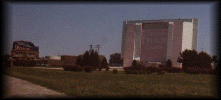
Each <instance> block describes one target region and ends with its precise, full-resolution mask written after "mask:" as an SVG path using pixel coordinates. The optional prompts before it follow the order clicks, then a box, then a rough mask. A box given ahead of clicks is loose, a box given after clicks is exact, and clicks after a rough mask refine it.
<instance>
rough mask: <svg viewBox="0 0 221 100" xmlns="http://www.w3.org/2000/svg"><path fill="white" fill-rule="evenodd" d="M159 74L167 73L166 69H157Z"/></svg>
mask: <svg viewBox="0 0 221 100" xmlns="http://www.w3.org/2000/svg"><path fill="white" fill-rule="evenodd" d="M157 74H165V71H164V70H159V71H157Z"/></svg>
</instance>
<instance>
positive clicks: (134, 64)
mask: <svg viewBox="0 0 221 100" xmlns="http://www.w3.org/2000/svg"><path fill="white" fill-rule="evenodd" d="M132 66H134V67H136V66H137V61H136V60H135V59H134V60H133V62H132Z"/></svg>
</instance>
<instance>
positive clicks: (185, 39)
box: [182, 22, 193, 51]
mask: <svg viewBox="0 0 221 100" xmlns="http://www.w3.org/2000/svg"><path fill="white" fill-rule="evenodd" d="M192 41H193V23H192V22H183V35H182V51H184V50H186V49H188V50H192V49H193V48H192Z"/></svg>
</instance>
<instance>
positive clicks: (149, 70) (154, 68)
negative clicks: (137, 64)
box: [144, 66, 158, 73]
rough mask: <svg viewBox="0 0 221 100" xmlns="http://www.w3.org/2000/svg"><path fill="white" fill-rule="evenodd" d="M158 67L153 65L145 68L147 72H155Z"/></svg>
mask: <svg viewBox="0 0 221 100" xmlns="http://www.w3.org/2000/svg"><path fill="white" fill-rule="evenodd" d="M157 69H158V68H157V67H152V66H149V67H145V68H144V70H145V72H150V73H155V72H156V71H157Z"/></svg>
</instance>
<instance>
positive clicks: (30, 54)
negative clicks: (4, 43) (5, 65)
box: [11, 40, 39, 66]
mask: <svg viewBox="0 0 221 100" xmlns="http://www.w3.org/2000/svg"><path fill="white" fill-rule="evenodd" d="M11 57H12V61H13V65H15V66H20V65H23V64H28V63H32V65H31V66H33V63H34V62H36V60H37V59H38V58H39V47H36V46H35V45H34V44H33V43H32V42H29V41H22V40H21V41H14V42H13V47H12V50H11ZM35 64H36V63H35Z"/></svg>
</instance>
